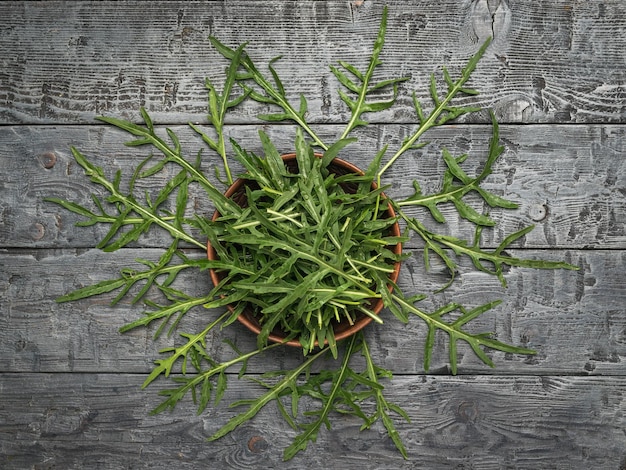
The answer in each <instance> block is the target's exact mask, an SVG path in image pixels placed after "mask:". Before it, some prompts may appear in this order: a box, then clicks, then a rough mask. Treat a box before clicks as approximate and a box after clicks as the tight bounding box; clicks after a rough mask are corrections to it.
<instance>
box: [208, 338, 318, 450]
mask: <svg viewBox="0 0 626 470" xmlns="http://www.w3.org/2000/svg"><path fill="white" fill-rule="evenodd" d="M328 351H329V349H328V348H324V349H321V350H320V351H319V352H317V353H315V354H314V355H312V356H307V360H306V361H304V362H303V363H302V364H301V365H299V366H298V367H296V368H295V369H292V370H290V371H289V372H288V373H287V374H286V375H285V377H284V378H283V379H282V380H281V381H280V382H278V383H277V384H276V385H274V386H273V387H272V388H271V389H270V390H269V391H268V392H267V393H265V394H264V395H262V396H260V397H259V398H257V399H256V400H255V401H254V403H253V404H252V405H251V406H250V408H249V409H248V410H247V411H245V412H243V413H240V414H238V415H237V416H235V417H234V418H232V419H231V420H230V421H229V422H228V423H226V424H225V425H224V426H222V427H221V428H220V429H219V430H218V431H217V432H216V433H215V434H213V435H212V436H211V437H209V441H215V440H217V439H219V438H220V437H224V436H225V435H226V434H228V433H229V432H231V431H232V430H234V429H235V428H236V427H237V426H239V425H240V424H242V423H244V422H246V421H248V420H249V419H251V418H253V417H254V416H255V415H256V414H257V413H258V412H259V411H260V410H261V408H263V407H264V406H265V405H266V404H267V403H269V402H270V401H272V400H276V399H278V398H280V396H281V394H282V392H283V390H285V389H288V388H290V387H291V386H292V384H293V383H294V381H295V380H296V379H297V378H298V377H299V376H300V375H301V374H302V373H303V372H304V371H306V370H307V369H308V368H309V367H311V364H313V362H315V361H316V360H317V359H318V358H320V357H322V356H323V355H324V354H326V353H327V352H328Z"/></svg>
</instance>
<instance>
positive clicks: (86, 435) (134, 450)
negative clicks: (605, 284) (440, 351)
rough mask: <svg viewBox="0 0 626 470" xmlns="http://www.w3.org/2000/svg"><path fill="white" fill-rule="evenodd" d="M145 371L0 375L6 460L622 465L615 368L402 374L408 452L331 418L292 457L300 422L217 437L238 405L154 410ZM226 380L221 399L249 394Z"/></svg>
mask: <svg viewBox="0 0 626 470" xmlns="http://www.w3.org/2000/svg"><path fill="white" fill-rule="evenodd" d="M143 379H144V377H143V376H137V375H125V374H122V375H111V374H105V375H97V374H2V375H0V396H1V397H2V400H1V402H0V417H1V419H2V424H1V425H0V465H1V466H2V468H5V469H21V468H66V469H79V468H94V469H117V468H131V467H132V468H159V469H160V468H180V469H185V468H198V466H202V467H206V468H284V469H299V468H303V467H305V466H306V467H310V468H326V467H327V466H328V460H329V459H332V461H333V464H332V465H333V468H345V469H356V468H372V469H373V468H429V469H430V468H432V469H449V468H474V469H500V468H567V469H588V468H593V469H607V470H608V469H618V468H623V465H624V464H626V451H625V449H626V436H625V434H624V429H625V428H626V421H625V416H626V398H625V396H624V394H623V393H622V390H624V387H626V379H624V378H623V377H622V378H615V377H610V378H608V377H476V376H467V377H437V376H415V377H397V378H395V379H394V380H393V381H392V382H391V383H388V384H386V387H385V392H386V395H387V396H388V398H389V399H390V400H391V401H392V402H394V403H397V404H399V405H401V406H403V407H404V408H405V409H406V410H407V412H408V414H409V416H410V418H411V423H410V424H408V423H405V422H398V430H399V433H400V435H401V437H402V438H403V439H404V440H405V443H406V446H407V450H408V453H409V460H408V461H403V460H402V458H401V457H400V456H399V454H398V453H397V452H396V451H395V449H394V448H393V445H392V444H391V443H390V441H389V440H388V439H387V438H386V437H384V430H383V429H382V427H381V425H380V424H378V425H376V426H374V427H373V429H371V430H368V431H363V432H360V433H359V431H358V428H359V426H360V423H359V422H358V421H357V420H355V419H353V418H350V417H339V416H337V417H336V419H334V420H333V423H332V426H333V427H332V429H331V430H330V431H328V430H326V429H322V430H321V431H320V435H319V439H318V441H317V443H315V444H311V445H310V447H309V449H308V450H307V451H306V452H303V453H300V454H298V455H297V456H296V457H295V458H294V459H293V460H291V461H289V462H282V461H281V458H282V450H283V448H284V447H285V446H287V445H288V444H289V443H290V440H291V439H292V438H293V436H294V431H293V430H292V429H291V428H289V427H288V426H287V425H286V424H285V423H284V422H283V421H282V419H281V417H280V416H279V412H278V410H277V409H276V408H275V407H273V406H268V407H266V408H264V409H263V410H261V412H260V413H259V414H258V415H257V416H256V417H255V419H254V420H253V421H252V422H250V423H247V424H245V425H244V426H243V427H242V428H240V429H237V430H236V431H235V432H234V433H233V434H231V435H229V436H226V437H225V438H222V439H221V440H219V441H216V442H206V440H205V439H206V437H208V436H209V435H211V434H212V433H213V432H215V431H216V430H217V429H218V428H219V426H221V425H222V424H224V423H225V422H226V420H227V419H229V418H230V417H232V416H233V415H234V413H236V412H238V410H237V409H233V410H227V409H226V406H225V405H223V406H220V407H218V409H217V410H211V411H209V412H206V413H204V414H202V415H200V416H196V414H195V411H194V408H193V406H191V405H190V404H187V403H181V404H180V405H179V408H177V409H176V410H175V411H174V412H173V413H164V414H161V415H157V416H149V415H148V411H149V410H150V409H151V408H152V407H154V406H156V405H157V404H158V402H159V401H158V400H159V399H158V397H157V396H156V394H154V393H150V391H149V390H148V391H141V390H140V389H139V386H140V384H141V382H142V381H143ZM254 387H255V385H254V384H252V383H251V382H249V381H245V380H241V381H238V380H236V378H235V377H232V378H231V380H230V387H229V391H228V392H227V394H226V397H225V399H224V400H225V402H224V403H225V404H226V403H229V402H231V401H233V400H237V399H240V398H243V397H247V396H249V395H250V394H251V393H254V392H253V390H254Z"/></svg>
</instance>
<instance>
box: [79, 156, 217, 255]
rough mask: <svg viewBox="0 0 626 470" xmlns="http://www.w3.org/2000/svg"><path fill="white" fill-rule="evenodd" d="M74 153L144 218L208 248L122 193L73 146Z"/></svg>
mask: <svg viewBox="0 0 626 470" xmlns="http://www.w3.org/2000/svg"><path fill="white" fill-rule="evenodd" d="M72 154H73V155H74V158H75V159H76V161H77V162H78V163H79V164H80V165H81V166H82V167H83V168H84V169H85V171H86V172H87V174H88V176H90V177H91V178H92V180H93V181H94V182H96V183H98V184H99V185H101V186H103V187H104V188H105V189H106V190H107V191H109V192H110V193H111V196H113V198H114V199H115V200H116V201H119V202H122V203H123V204H126V205H127V206H128V207H130V208H131V209H132V210H133V211H135V212H136V213H137V214H139V215H141V216H142V217H143V219H144V220H149V221H151V222H153V223H155V224H157V225H159V226H160V227H162V228H164V229H165V230H167V231H168V232H169V233H170V235H172V237H174V238H177V239H180V240H184V241H186V242H188V243H191V244H193V245H196V246H198V247H200V248H203V249H204V248H206V247H205V246H204V244H203V243H200V242H199V241H197V240H196V239H194V238H193V237H191V236H189V235H187V234H186V233H185V232H183V231H182V230H179V229H178V228H176V227H175V226H173V225H171V224H169V223H167V222H166V221H165V220H163V219H162V218H161V217H158V216H157V215H156V214H154V213H152V212H151V211H149V210H147V209H146V208H145V207H143V206H142V205H140V204H138V203H137V202H135V201H134V200H133V199H132V198H130V197H127V196H125V195H123V194H122V193H120V192H119V190H118V189H117V187H116V185H114V184H113V183H111V182H110V181H109V180H107V179H106V178H104V177H103V175H102V174H101V172H99V171H97V170H96V169H95V168H94V167H93V166H92V165H91V164H90V163H89V162H88V161H87V159H86V158H85V157H84V156H83V155H82V154H81V153H80V152H79V151H78V150H76V149H75V148H73V147H72Z"/></svg>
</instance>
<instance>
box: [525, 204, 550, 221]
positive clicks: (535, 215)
mask: <svg viewBox="0 0 626 470" xmlns="http://www.w3.org/2000/svg"><path fill="white" fill-rule="evenodd" d="M528 215H529V216H530V218H531V219H532V220H534V221H535V222H540V221H542V220H543V219H545V218H546V217H547V216H548V207H547V206H546V205H545V204H533V205H532V206H530V208H529V209H528Z"/></svg>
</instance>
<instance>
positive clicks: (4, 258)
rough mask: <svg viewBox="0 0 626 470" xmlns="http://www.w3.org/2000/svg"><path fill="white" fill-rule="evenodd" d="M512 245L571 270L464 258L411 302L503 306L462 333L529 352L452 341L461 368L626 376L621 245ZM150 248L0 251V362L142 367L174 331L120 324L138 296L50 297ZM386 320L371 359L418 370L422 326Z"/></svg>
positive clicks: (279, 357) (224, 353)
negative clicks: (454, 276)
mask: <svg viewBox="0 0 626 470" xmlns="http://www.w3.org/2000/svg"><path fill="white" fill-rule="evenodd" d="M512 253H513V254H514V255H516V256H527V257H543V258H549V259H557V260H566V261H568V262H570V263H573V264H575V265H578V266H580V267H581V270H580V271H578V272H573V271H538V270H527V269H511V270H510V271H509V272H508V273H507V274H506V279H507V282H508V289H506V290H505V289H503V288H502V287H501V286H500V283H499V281H498V280H497V279H495V278H494V277H492V276H489V275H487V274H479V273H474V272H472V271H471V269H469V268H468V266H467V265H465V266H464V267H462V272H461V274H460V275H459V278H458V280H457V283H456V284H455V286H454V287H452V288H451V289H449V290H447V291H444V293H443V294H439V295H433V296H432V298H431V299H430V300H427V301H424V302H422V303H421V304H420V306H421V307H422V308H424V309H427V310H428V309H430V310H432V309H433V308H437V307H440V306H442V305H444V304H445V303H448V302H451V301H455V302H459V303H461V304H464V305H466V306H467V307H475V306H478V305H481V304H483V303H486V302H489V301H493V300H496V299H502V300H503V304H502V305H500V306H499V307H498V308H497V309H495V310H493V311H492V312H488V313H486V314H484V315H483V316H482V317H481V318H480V319H478V320H476V321H475V322H474V323H473V324H472V326H471V329H472V331H475V332H479V331H492V332H495V333H496V334H497V337H498V338H499V339H501V340H503V341H507V342H511V343H513V344H517V345H522V346H525V347H529V348H532V349H535V350H536V351H537V355H535V356H513V355H509V354H504V353H493V354H492V353H491V352H490V353H489V355H492V356H493V360H494V362H495V363H496V369H489V368H488V367H486V366H485V365H484V364H482V363H481V362H480V361H479V360H478V359H476V358H475V357H474V355H473V353H472V352H471V350H470V349H469V348H465V347H464V345H462V344H460V345H459V353H460V356H459V367H460V368H459V373H461V374H466V373H477V374H478V373H480V374H494V373H495V374H518V375H519V374H524V375H526V374H530V375H543V374H585V375H586V374H591V375H594V374H605V375H606V374H613V375H620V376H621V375H626V365H625V364H626V310H625V308H626V286H625V285H624V283H623V280H622V279H623V276H622V272H623V270H624V266H625V265H626V254H625V253H624V252H623V251H610V250H607V251H603V250H591V251H575V250H569V251H564V250H556V251H547V250H540V251H532V250H513V251H512ZM159 254H160V251H159V250H148V249H144V250H139V249H135V250H130V249H127V250H122V251H120V252H116V253H113V254H104V253H101V252H99V251H97V250H10V251H8V252H4V253H2V254H0V265H2V266H3V269H2V270H1V272H0V371H12V372H24V371H32V372H38V371H39V372H72V371H76V372H81V371H84V372H147V371H149V370H150V367H151V365H152V362H153V361H154V360H155V359H158V351H159V350H160V349H162V348H164V347H167V346H171V345H172V344H173V343H175V342H177V340H178V338H171V339H168V338H166V337H165V335H164V336H163V337H162V338H161V339H159V340H158V341H156V342H153V341H152V335H153V334H154V332H155V331H156V326H154V327H150V328H148V329H138V330H136V331H133V332H130V333H126V334H123V335H122V334H120V333H119V332H118V328H119V327H121V326H122V325H123V324H125V323H128V322H131V321H133V320H135V319H137V318H139V317H140V316H141V315H142V311H143V307H142V306H141V305H130V304H129V302H128V301H126V302H122V303H120V304H118V305H116V306H115V307H111V306H110V305H109V302H110V300H111V299H112V298H113V297H114V296H115V294H107V295H103V296H100V297H96V298H92V299H89V300H83V301H76V302H71V303H66V304H57V303H55V302H54V299H55V298H57V297H58V296H60V295H63V294H66V293H68V292H69V291H71V290H74V289H77V288H79V287H83V286H85V285H91V284H95V283H97V282H99V281H101V280H104V279H109V278H112V277H116V276H117V275H119V271H120V270H121V269H122V268H124V267H126V266H128V265H129V263H131V260H132V259H135V258H145V259H152V260H155V261H156V260H157V259H158V255H159ZM189 255H190V256H203V253H201V252H196V254H194V253H190V254H189ZM181 276H182V277H181V278H180V282H181V284H180V287H181V288H183V289H184V291H185V292H187V293H189V294H190V295H198V296H200V295H203V294H204V293H206V291H207V289H208V286H209V285H210V281H209V278H208V275H207V273H198V272H197V271H195V270H193V271H191V272H189V273H188V274H185V275H181ZM446 280H447V278H446V276H445V275H444V274H443V273H442V272H441V273H438V272H434V273H433V275H428V276H427V275H425V274H423V266H422V259H421V255H420V254H419V253H416V254H415V256H414V257H413V258H412V259H410V260H408V261H407V262H406V265H405V267H404V269H403V271H402V272H401V275H400V279H399V284H400V286H401V288H402V289H403V290H404V292H405V293H406V294H407V295H410V294H414V293H427V294H432V292H433V291H434V290H436V289H437V288H439V287H441V286H442V285H443V284H444V283H445V281H446ZM183 283H184V286H183ZM155 300H158V298H155ZM209 318H214V316H213V315H210V314H209V313H208V312H207V311H205V310H204V309H202V308H200V309H197V310H192V311H191V312H190V313H189V314H188V316H187V319H186V320H185V321H183V323H181V330H180V331H185V332H190V331H196V330H198V329H199V328H201V326H202V327H203V326H204V325H206V323H207V322H208V319H209ZM385 320H386V322H385V324H384V325H381V326H378V325H375V326H374V325H371V326H370V327H368V329H367V335H368V337H369V338H371V340H372V341H371V344H372V349H373V351H374V355H375V356H374V357H375V358H376V361H377V362H378V363H379V364H380V365H381V366H383V367H385V368H388V369H390V370H393V371H394V372H395V373H397V374H414V373H421V372H422V371H423V365H422V364H423V345H424V341H425V333H426V332H425V329H424V325H423V323H422V321H421V320H419V319H417V318H415V319H412V320H411V322H410V323H409V324H408V325H404V324H402V323H400V322H398V321H397V320H395V319H394V318H393V317H392V316H391V315H390V314H387V315H385ZM224 337H227V338H230V339H231V340H233V341H234V342H235V343H236V344H237V345H238V347H239V348H241V349H243V350H251V349H253V348H254V347H255V344H256V340H255V337H254V336H253V335H252V334H251V333H249V332H248V331H247V330H245V329H244V328H243V327H242V326H240V325H239V324H235V325H233V326H232V327H229V328H228V329H227V330H226V331H225V332H222V333H219V332H218V333H216V335H215V336H211V337H209V339H208V342H207V347H208V349H209V351H210V352H211V353H212V354H214V355H215V356H216V357H217V358H222V359H226V358H228V357H230V354H231V351H230V349H229V348H228V347H227V346H225V345H224V344H223V343H222V342H221V341H222V338H224ZM433 356H434V357H433V363H432V365H431V371H434V372H437V373H447V372H448V370H447V364H448V352H447V338H445V337H444V336H443V335H441V336H439V337H438V338H437V342H436V345H435V349H434V355H433ZM300 359H301V355H300V353H299V352H298V351H297V350H294V349H291V348H284V349H280V350H276V351H272V352H271V353H269V354H268V355H266V356H263V357H262V358H260V359H258V360H257V359H255V360H253V361H251V362H250V364H249V366H248V370H250V371H251V372H259V371H262V370H265V369H266V368H267V365H268V364H271V367H275V368H277V369H281V368H284V367H289V366H294V365H295V364H297V363H298V362H299V361H300ZM329 361H330V360H329Z"/></svg>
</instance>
